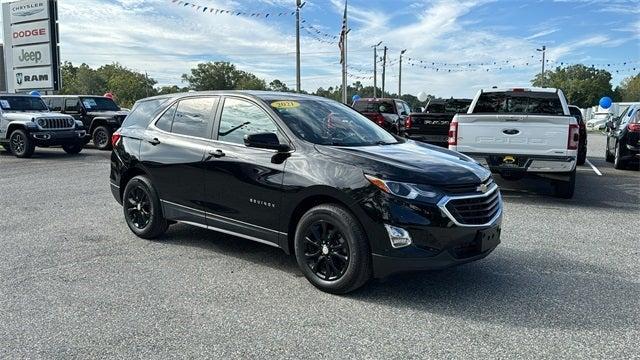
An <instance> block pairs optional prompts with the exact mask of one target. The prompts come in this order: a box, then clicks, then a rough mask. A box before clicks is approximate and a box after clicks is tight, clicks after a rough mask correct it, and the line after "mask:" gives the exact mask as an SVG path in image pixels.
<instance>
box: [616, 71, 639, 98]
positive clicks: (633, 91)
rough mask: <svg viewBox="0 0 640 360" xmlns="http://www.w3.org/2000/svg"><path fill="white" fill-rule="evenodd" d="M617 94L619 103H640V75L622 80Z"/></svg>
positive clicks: (617, 88)
mask: <svg viewBox="0 0 640 360" xmlns="http://www.w3.org/2000/svg"><path fill="white" fill-rule="evenodd" d="M616 94H617V95H618V97H619V98H618V99H617V100H619V101H640V73H638V74H637V75H635V76H630V77H628V78H626V79H624V80H622V82H621V83H620V86H618V87H616Z"/></svg>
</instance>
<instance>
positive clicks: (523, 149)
mask: <svg viewBox="0 0 640 360" xmlns="http://www.w3.org/2000/svg"><path fill="white" fill-rule="evenodd" d="M565 106H566V105H565ZM565 106H563V104H562V101H561V100H560V97H559V95H558V94H556V93H552V92H530V91H524V92H493V93H492V92H489V93H483V94H481V95H480V97H479V99H478V101H477V103H476V106H475V107H474V110H473V114H468V115H460V116H459V125H458V147H457V150H458V151H461V152H464V153H491V154H522V155H548V156H558V155H566V154H567V141H568V135H569V124H571V123H572V122H573V123H575V119H574V118H573V117H572V116H568V115H564V113H565V110H564V107H565Z"/></svg>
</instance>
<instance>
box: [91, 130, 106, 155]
mask: <svg viewBox="0 0 640 360" xmlns="http://www.w3.org/2000/svg"><path fill="white" fill-rule="evenodd" d="M92 138H93V144H94V145H95V147H96V148H98V150H111V131H110V130H109V129H107V127H106V126H98V127H96V128H95V129H94V130H93V134H92Z"/></svg>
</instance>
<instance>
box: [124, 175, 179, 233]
mask: <svg viewBox="0 0 640 360" xmlns="http://www.w3.org/2000/svg"><path fill="white" fill-rule="evenodd" d="M122 209H123V211H124V218H125V220H126V221H127V225H128V226H129V229H131V231H133V233H134V234H136V235H137V236H139V237H141V238H143V239H155V238H157V237H158V236H160V235H162V234H164V233H165V231H167V228H168V227H169V223H168V222H167V220H166V219H165V218H164V216H163V214H162V207H161V205H160V199H159V198H158V193H157V191H156V189H155V187H154V186H153V185H152V184H151V181H149V179H148V178H147V177H146V176H136V177H134V178H132V179H131V180H129V182H128V183H127V186H126V187H125V188H124V192H123V193H122Z"/></svg>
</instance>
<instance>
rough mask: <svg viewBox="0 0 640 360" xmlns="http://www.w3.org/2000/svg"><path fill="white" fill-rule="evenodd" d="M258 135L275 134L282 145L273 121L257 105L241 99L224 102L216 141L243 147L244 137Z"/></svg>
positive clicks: (229, 99) (280, 136) (278, 131)
mask: <svg viewBox="0 0 640 360" xmlns="http://www.w3.org/2000/svg"><path fill="white" fill-rule="evenodd" d="M258 133H275V134H276V135H277V136H278V139H279V140H280V143H282V142H283V141H282V139H283V137H282V135H281V134H280V130H279V129H278V126H276V124H275V123H274V122H273V119H271V117H270V116H269V115H268V114H267V113H265V112H264V111H263V110H262V109H261V108H259V107H258V106H257V105H255V104H253V103H251V102H249V101H246V100H241V99H235V98H227V99H225V101H224V107H223V109H222V116H221V117H220V128H219V130H218V140H220V141H226V142H230V143H235V144H241V145H244V136H245V135H249V134H258Z"/></svg>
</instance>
